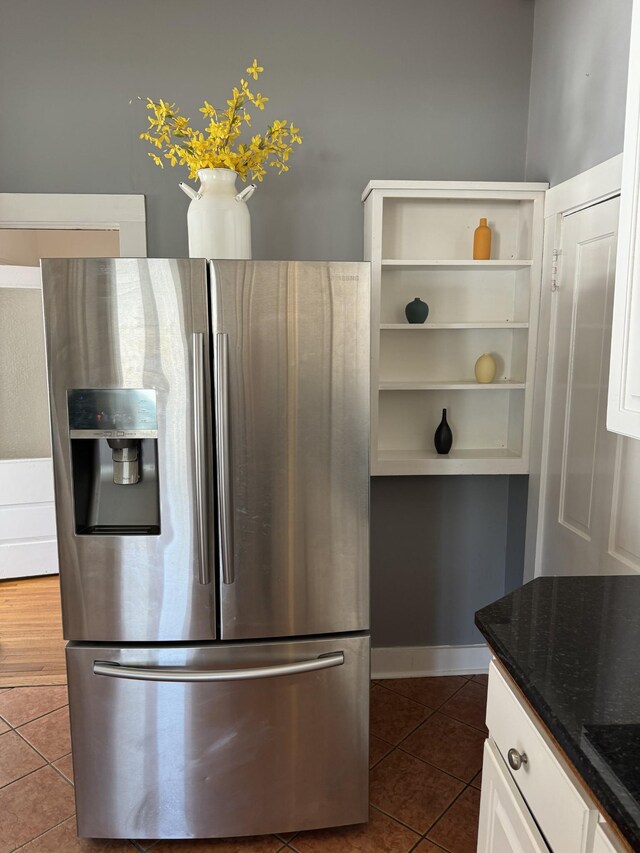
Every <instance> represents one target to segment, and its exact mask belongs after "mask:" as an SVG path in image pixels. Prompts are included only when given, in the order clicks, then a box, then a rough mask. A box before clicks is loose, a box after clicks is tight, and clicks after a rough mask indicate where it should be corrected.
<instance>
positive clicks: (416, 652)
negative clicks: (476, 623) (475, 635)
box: [371, 643, 491, 678]
mask: <svg viewBox="0 0 640 853" xmlns="http://www.w3.org/2000/svg"><path fill="white" fill-rule="evenodd" d="M490 660H491V652H490V651H489V649H488V648H487V647H486V646H485V645H484V643H482V644H479V645H474V646H394V647H391V648H386V649H385V648H379V649H376V648H373V649H371V678H420V677H422V676H427V675H471V674H475V673H478V672H488V670H489V661H490Z"/></svg>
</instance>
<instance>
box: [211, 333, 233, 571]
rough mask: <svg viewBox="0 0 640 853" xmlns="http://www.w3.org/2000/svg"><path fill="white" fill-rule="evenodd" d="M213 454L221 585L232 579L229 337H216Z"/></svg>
mask: <svg viewBox="0 0 640 853" xmlns="http://www.w3.org/2000/svg"><path fill="white" fill-rule="evenodd" d="M215 376H216V378H215V383H216V388H215V399H216V425H217V429H216V455H217V463H218V465H217V467H218V506H219V508H220V567H221V572H222V582H223V583H225V584H231V583H233V582H234V580H235V571H234V565H233V527H232V511H231V501H232V498H231V477H230V459H229V454H230V451H231V442H230V429H229V336H228V335H227V334H226V333H224V332H221V333H218V334H217V335H216V359H215Z"/></svg>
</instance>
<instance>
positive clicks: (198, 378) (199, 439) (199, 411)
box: [193, 332, 210, 584]
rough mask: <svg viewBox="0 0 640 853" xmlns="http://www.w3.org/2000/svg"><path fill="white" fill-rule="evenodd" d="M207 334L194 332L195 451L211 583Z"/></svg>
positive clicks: (202, 560) (199, 519) (201, 550)
mask: <svg viewBox="0 0 640 853" xmlns="http://www.w3.org/2000/svg"><path fill="white" fill-rule="evenodd" d="M204 371H205V366H204V335H203V334H202V332H194V334H193V446H194V454H195V489H196V541H197V547H198V580H199V581H200V583H201V584H208V583H209V582H210V577H209V548H208V537H207V491H206V489H207V486H206V483H207V467H206V466H207V453H206V437H205V436H206V422H205V393H204Z"/></svg>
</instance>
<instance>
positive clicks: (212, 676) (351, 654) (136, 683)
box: [67, 635, 369, 838]
mask: <svg viewBox="0 0 640 853" xmlns="http://www.w3.org/2000/svg"><path fill="white" fill-rule="evenodd" d="M67 667H68V674H69V702H70V712H71V736H72V742H73V761H74V772H75V791H76V804H77V819H78V833H79V835H81V836H87V837H97V838H105V837H113V838H189V837H196V838H198V837H204V838H207V837H225V836H235V835H253V834H262V833H271V832H293V831H295V830H301V829H311V828H317V827H322V826H338V825H342V824H349V823H361V822H364V821H366V820H367V802H368V728H369V637H368V636H362V635H359V636H353V635H351V636H334V637H331V638H322V639H312V640H304V641H299V642H285V641H281V642H269V643H251V644H224V645H222V644H197V645H188V646H164V647H158V646H156V647H147V648H141V647H135V648H131V647H129V648H112V647H105V646H102V645H87V644H74V643H70V644H69V645H68V646H67ZM159 668H160V669H159ZM174 679H175V680H174Z"/></svg>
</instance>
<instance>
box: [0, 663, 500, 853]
mask: <svg viewBox="0 0 640 853" xmlns="http://www.w3.org/2000/svg"><path fill="white" fill-rule="evenodd" d="M486 689H487V687H486V676H481V675H476V676H451V677H441V678H403V679H394V680H385V681H377V682H374V683H373V684H372V686H371V798H370V799H371V810H370V820H369V823H368V824H362V825H359V826H352V827H346V828H340V829H325V830H317V831H314V832H300V833H298V834H296V835H289V836H283V837H279V836H273V835H270V836H262V837H259V838H242V839H225V840H220V841H156V842H153V841H146V842H144V841H88V840H80V839H78V838H77V837H76V834H75V819H74V799H73V788H72V785H73V769H72V766H71V743H70V740H69V711H68V707H67V694H66V687H16V688H9V689H6V690H1V689H0V853H9V851H13V850H18V849H19V850H21V851H25V853H60V851H64V853H76V851H98V850H109V851H112V853H120V851H122V853H124V851H129V853H135V851H136V850H138V851H140V850H142V851H146V850H152V851H153V853H207V851H214V853H278V851H282V853H285V851H289V853H292V851H297V853H409V851H415V853H429V852H430V851H442V850H444V851H449V853H474V851H475V849H476V835H477V824H478V809H479V805H480V768H481V763H482V746H483V741H484V738H485V735H486V729H485V727H484V714H485V705H486Z"/></svg>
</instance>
